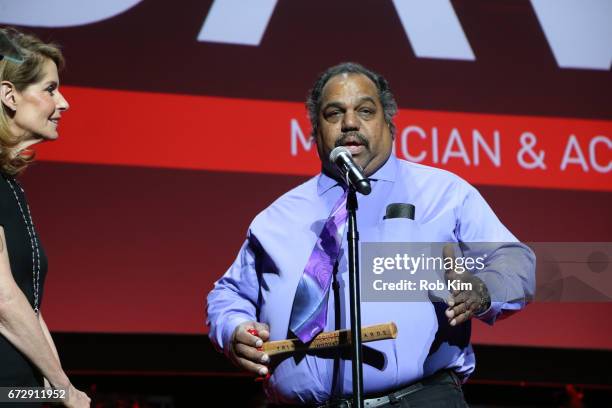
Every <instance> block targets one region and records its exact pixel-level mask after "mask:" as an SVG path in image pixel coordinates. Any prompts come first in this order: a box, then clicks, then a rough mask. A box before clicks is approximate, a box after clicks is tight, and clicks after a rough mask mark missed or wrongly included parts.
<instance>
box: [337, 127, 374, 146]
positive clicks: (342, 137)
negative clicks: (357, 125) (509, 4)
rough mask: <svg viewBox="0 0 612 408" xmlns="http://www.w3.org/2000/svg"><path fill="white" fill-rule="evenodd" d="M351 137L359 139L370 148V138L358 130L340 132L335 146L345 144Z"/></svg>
mask: <svg viewBox="0 0 612 408" xmlns="http://www.w3.org/2000/svg"><path fill="white" fill-rule="evenodd" d="M349 139H353V140H357V141H358V142H359V143H360V144H362V145H364V146H365V147H366V148H367V149H369V148H370V142H369V141H368V139H367V138H366V137H365V136H364V135H363V134H362V133H359V132H357V131H354V130H353V131H350V132H344V133H341V134H340V137H338V139H337V140H336V143H334V147H338V146H344V145H345V144H346V143H347V141H348V140H349Z"/></svg>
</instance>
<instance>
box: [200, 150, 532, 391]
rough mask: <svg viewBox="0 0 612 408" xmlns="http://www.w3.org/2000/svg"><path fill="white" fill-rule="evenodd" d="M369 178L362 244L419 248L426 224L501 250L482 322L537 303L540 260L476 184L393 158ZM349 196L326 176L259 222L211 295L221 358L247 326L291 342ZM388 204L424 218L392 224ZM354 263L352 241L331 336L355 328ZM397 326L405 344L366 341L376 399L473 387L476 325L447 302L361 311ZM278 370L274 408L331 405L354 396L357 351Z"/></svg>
mask: <svg viewBox="0 0 612 408" xmlns="http://www.w3.org/2000/svg"><path fill="white" fill-rule="evenodd" d="M371 180H372V192H371V194H370V195H368V196H361V195H359V197H358V200H359V210H358V212H357V224H358V227H359V232H360V240H361V242H362V243H363V242H380V241H402V240H405V241H406V242H409V241H410V240H414V236H411V235H410V230H411V227H412V226H414V224H411V223H417V224H418V227H419V228H418V231H419V237H418V240H419V241H431V242H434V241H435V242H496V243H502V244H496V247H495V248H493V249H491V248H489V251H488V252H489V254H490V256H488V258H487V261H486V268H485V269H484V270H482V271H480V272H478V273H477V276H478V277H479V278H481V279H482V280H483V281H484V282H485V284H486V286H487V288H488V290H489V292H490V294H491V298H492V299H493V302H492V304H491V307H490V309H489V310H488V311H487V312H486V313H484V314H483V315H481V316H479V318H480V319H481V320H484V321H486V322H487V323H490V324H492V323H493V322H494V321H495V320H496V319H497V318H498V317H499V316H500V315H502V314H503V313H504V312H509V311H516V310H519V309H521V308H523V307H524V306H525V304H526V303H527V302H528V300H529V299H530V298H531V297H532V296H533V293H534V290H535V257H534V255H533V252H532V251H531V250H530V249H529V248H528V247H527V246H525V245H523V244H521V243H519V242H517V239H516V238H515V237H514V236H513V235H512V234H511V233H510V232H509V231H508V229H506V227H504V225H503V224H502V223H501V222H500V221H499V219H498V218H497V217H496V216H495V214H494V213H493V211H492V210H491V208H490V207H489V206H488V205H487V203H486V202H485V200H484V199H483V198H482V196H481V195H480V194H479V193H478V191H477V190H476V189H475V188H474V187H472V186H471V185H469V184H468V183H467V182H466V181H464V180H462V179H461V178H459V177H458V176H456V175H454V174H452V173H449V172H447V171H444V170H440V169H436V168H432V167H428V166H423V165H419V164H415V163H410V162H406V161H404V160H400V159H398V158H396V157H395V156H394V155H391V157H390V158H389V159H388V160H387V162H386V163H385V164H384V165H383V166H382V167H381V168H380V169H379V170H378V171H377V172H376V173H375V174H373V175H372V177H371ZM342 193H343V190H342V188H341V187H340V186H339V185H338V184H337V182H336V181H335V180H334V179H332V178H330V177H328V176H326V175H325V174H319V175H317V176H315V177H313V178H312V179H310V180H308V181H307V182H305V183H304V184H302V185H300V186H298V187H296V188H294V189H293V190H291V191H289V192H287V193H286V194H284V195H283V196H281V197H280V198H278V199H277V200H276V201H275V202H274V203H272V205H270V206H269V207H268V208H266V209H265V210H263V211H262V212H261V213H260V214H259V215H257V217H255V219H254V220H253V222H252V224H251V225H250V227H249V230H248V233H247V238H246V241H245V243H244V244H243V246H242V248H241V249H240V252H239V253H238V256H237V258H236V260H235V261H234V263H233V264H232V265H231V266H230V268H229V269H228V270H227V272H226V273H225V274H224V275H223V276H222V277H221V278H220V279H219V280H218V281H217V282H216V283H215V286H214V289H213V290H212V291H211V292H210V294H209V295H208V321H207V323H208V325H209V326H210V332H209V336H210V339H211V340H212V342H213V344H215V345H216V346H217V347H218V348H219V349H220V350H223V351H224V352H226V353H227V351H228V344H229V341H230V339H231V336H232V333H233V331H234V329H235V328H236V326H237V325H239V324H240V323H242V322H244V321H250V320H255V321H260V322H264V323H267V324H268V325H269V326H270V340H281V339H286V338H287V333H288V325H289V316H290V314H291V307H292V304H293V298H294V295H295V291H296V288H297V285H298V283H299V281H300V278H301V276H302V273H303V271H304V266H305V264H306V262H307V260H308V258H309V256H310V254H311V252H312V248H313V246H314V244H315V242H316V240H317V237H318V235H319V233H320V231H321V228H322V227H323V224H324V223H325V221H326V219H327V217H328V216H329V214H330V211H331V209H332V207H333V205H334V204H335V203H336V201H338V198H339V197H340V196H341V195H342ZM390 203H411V204H414V205H415V206H416V217H415V220H414V221H412V220H409V219H406V218H404V219H401V218H398V219H387V220H383V216H384V215H385V210H386V207H387V205H388V204H390ZM347 254H348V251H347V248H346V239H345V240H344V244H343V249H342V250H341V256H340V261H339V265H338V270H337V274H336V276H337V280H338V283H339V291H338V293H339V294H340V296H339V299H335V297H336V296H335V295H334V293H333V292H332V291H330V296H329V304H328V318H327V327H326V328H325V330H326V331H328V330H336V329H337V328H349V327H350V320H349V319H350V317H349V311H348V303H349V301H348V299H349V294H348V289H349V284H348V264H347V259H346V257H347ZM471 255H474V256H475V255H477V254H471ZM336 303H338V304H339V305H340V307H339V311H336ZM336 316H339V319H338V321H336V320H337V319H336ZM387 321H394V322H395V323H396V324H397V327H398V337H397V338H396V339H393V340H382V341H377V342H372V343H367V344H364V366H363V378H364V392H365V393H366V394H374V393H383V392H387V391H391V390H395V389H398V388H401V387H402V386H405V385H407V384H409V383H411V382H414V381H416V380H419V379H421V378H423V377H426V376H428V375H431V374H433V373H435V372H436V371H438V370H440V369H445V368H450V369H453V370H455V372H456V373H457V374H458V375H459V376H461V377H463V378H464V379H465V378H467V377H468V376H469V375H470V373H472V372H473V370H474V367H475V358H474V353H473V350H472V347H471V345H470V343H469V338H470V330H471V323H470V322H467V323H464V324H462V325H459V326H457V327H451V326H449V325H448V323H447V319H446V317H445V316H444V304H438V303H436V304H434V303H431V302H363V303H362V324H363V325H364V326H365V325H370V324H378V323H383V322H387ZM276 364H278V365H276ZM276 364H275V366H273V369H272V376H271V377H270V379H269V381H267V382H266V383H265V385H264V387H265V391H266V394H267V395H268V398H269V399H270V400H271V401H273V402H277V403H280V402H292V403H313V402H324V401H327V400H329V399H330V398H334V397H339V396H350V395H351V393H352V381H351V359H350V355H349V354H348V353H347V354H346V355H342V354H340V353H337V352H336V353H334V352H329V351H327V352H319V353H317V354H312V355H311V354H308V355H305V356H302V357H301V358H296V357H294V356H289V357H287V358H284V359H283V360H281V361H280V362H277V363H276Z"/></svg>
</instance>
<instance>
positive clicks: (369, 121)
mask: <svg viewBox="0 0 612 408" xmlns="http://www.w3.org/2000/svg"><path fill="white" fill-rule="evenodd" d="M316 142H317V150H318V152H319V157H320V159H321V162H322V163H323V168H324V169H325V170H327V172H329V173H331V174H337V171H336V169H335V168H334V166H333V165H332V164H331V163H330V162H329V153H330V152H331V151H332V150H333V149H334V148H335V147H338V146H345V147H346V148H347V149H349V150H350V152H351V154H352V155H353V160H355V162H356V163H357V164H358V165H360V166H361V167H362V168H363V170H364V173H365V175H366V176H370V175H372V174H373V173H374V172H375V171H376V170H378V169H379V168H380V167H381V166H382V165H383V164H384V163H385V162H386V161H387V159H388V158H389V155H390V154H391V149H392V147H393V140H392V137H391V132H390V130H389V126H388V125H387V122H385V117H384V113H383V107H382V105H381V103H380V100H379V98H378V91H377V89H376V85H374V82H372V81H371V80H370V78H368V77H366V76H365V75H361V74H340V75H336V76H334V77H332V78H331V79H330V80H329V81H328V82H327V83H326V84H325V86H324V87H323V92H322V94H321V109H320V111H319V130H318V132H317V135H316Z"/></svg>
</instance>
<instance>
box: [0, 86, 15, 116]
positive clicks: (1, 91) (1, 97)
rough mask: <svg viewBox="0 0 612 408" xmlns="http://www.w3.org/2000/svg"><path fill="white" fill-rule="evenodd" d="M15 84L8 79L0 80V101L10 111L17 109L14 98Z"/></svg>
mask: <svg viewBox="0 0 612 408" xmlns="http://www.w3.org/2000/svg"><path fill="white" fill-rule="evenodd" d="M16 92H17V90H16V89H15V85H13V84H12V83H11V82H9V81H2V82H0V101H2V104H3V105H4V106H6V107H7V108H9V109H10V110H12V111H16V110H17V98H16Z"/></svg>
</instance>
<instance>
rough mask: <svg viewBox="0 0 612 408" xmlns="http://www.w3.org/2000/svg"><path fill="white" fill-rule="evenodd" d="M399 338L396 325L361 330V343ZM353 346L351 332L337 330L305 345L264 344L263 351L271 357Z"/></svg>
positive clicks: (296, 342)
mask: <svg viewBox="0 0 612 408" xmlns="http://www.w3.org/2000/svg"><path fill="white" fill-rule="evenodd" d="M396 337H397V326H396V325H395V323H393V322H390V323H382V324H375V325H372V326H366V327H362V328H361V341H362V342H364V343H368V342H370V341H376V340H386V339H394V338H396ZM350 344H351V331H350V330H348V329H347V330H336V331H331V332H323V333H319V334H318V335H317V336H316V337H315V338H314V339H312V341H311V342H310V343H307V344H304V343H302V342H301V341H300V340H298V339H288V340H275V341H268V342H266V343H264V344H263V346H262V347H261V349H260V350H261V351H263V352H265V353H266V354H268V355H269V356H275V355H278V354H284V353H295V352H298V351H300V352H302V351H310V350H319V349H326V348H332V347H345V346H349V345H350Z"/></svg>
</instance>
